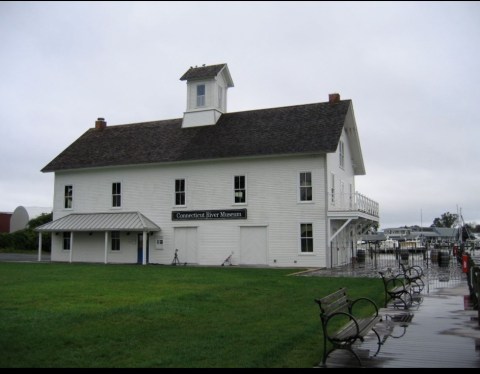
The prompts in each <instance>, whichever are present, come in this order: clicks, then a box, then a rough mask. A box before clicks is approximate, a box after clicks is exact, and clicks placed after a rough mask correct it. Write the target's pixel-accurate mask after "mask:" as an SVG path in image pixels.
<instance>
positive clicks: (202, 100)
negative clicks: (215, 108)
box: [197, 84, 205, 106]
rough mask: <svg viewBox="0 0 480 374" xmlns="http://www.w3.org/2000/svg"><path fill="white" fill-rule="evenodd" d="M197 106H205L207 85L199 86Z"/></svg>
mask: <svg viewBox="0 0 480 374" xmlns="http://www.w3.org/2000/svg"><path fill="white" fill-rule="evenodd" d="M197 106H205V85H204V84H199V85H198V86H197Z"/></svg>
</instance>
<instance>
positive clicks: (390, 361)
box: [317, 264, 480, 368]
mask: <svg viewBox="0 0 480 374" xmlns="http://www.w3.org/2000/svg"><path fill="white" fill-rule="evenodd" d="M430 270H431V271H430V273H429V274H428V279H427V282H428V286H429V287H426V290H424V291H423V292H422V296H423V300H422V302H421V303H420V304H419V305H417V306H415V307H413V308H411V309H409V310H401V309H393V308H382V309H381V310H380V314H382V315H384V316H385V315H389V317H387V318H384V319H383V321H382V322H380V323H379V324H377V331H378V332H379V333H380V336H381V337H382V338H384V339H385V343H384V344H383V345H382V346H381V348H380V351H379V353H378V355H376V356H373V355H374V354H375V352H376V351H377V347H378V345H377V342H378V340H377V338H376V336H375V334H374V333H373V332H371V333H370V334H368V335H367V336H366V338H365V341H364V342H363V343H360V344H359V345H358V346H357V349H356V352H357V353H358V354H359V356H360V357H361V360H362V365H361V366H362V367H371V368H377V367H378V368H480V325H479V323H478V312H477V311H476V310H472V309H471V305H470V302H469V301H470V297H469V289H468V284H467V279H466V274H463V273H462V272H461V268H460V267H458V266H456V265H455V264H453V265H452V266H451V268H450V270H449V271H450V272H451V274H452V275H454V276H452V277H451V278H449V280H448V281H446V279H445V278H444V282H441V279H440V282H439V279H438V275H439V274H441V273H439V272H436V269H434V268H433V267H432V269H430ZM344 271H348V272H350V276H352V269H347V268H345V269H344ZM319 272H322V271H319ZM328 272H329V271H327V273H328ZM334 272H335V270H334ZM332 274H333V273H331V274H330V276H331V275H332ZM336 274H337V276H341V275H340V274H342V270H341V269H336ZM354 274H356V275H357V276H361V275H359V273H358V272H355V273H354ZM317 275H319V274H318V273H317ZM322 275H328V274H326V273H323V274H322ZM369 275H370V276H374V274H373V273H372V272H370V274H369ZM363 276H367V275H366V274H363ZM379 281H381V280H380V279H379ZM402 317H403V318H402ZM392 318H393V322H392ZM402 320H403V322H402ZM392 327H393V330H392ZM318 367H319V368H322V366H321V363H319V366H318ZM326 367H327V368H330V367H359V364H358V361H357V360H356V359H355V357H354V356H353V355H352V354H351V353H350V352H348V351H345V350H337V351H334V352H333V353H331V354H330V356H329V357H328V360H327V364H326Z"/></svg>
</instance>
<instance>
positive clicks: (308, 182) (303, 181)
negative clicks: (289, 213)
mask: <svg viewBox="0 0 480 374" xmlns="http://www.w3.org/2000/svg"><path fill="white" fill-rule="evenodd" d="M300 201H312V173H311V172H309V171H307V172H302V173H300Z"/></svg>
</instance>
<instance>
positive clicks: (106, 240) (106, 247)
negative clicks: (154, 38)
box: [104, 231, 108, 263]
mask: <svg viewBox="0 0 480 374" xmlns="http://www.w3.org/2000/svg"><path fill="white" fill-rule="evenodd" d="M107 256H108V231H105V260H104V262H105V263H108V258H107Z"/></svg>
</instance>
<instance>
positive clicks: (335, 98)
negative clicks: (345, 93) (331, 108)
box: [328, 93, 340, 104]
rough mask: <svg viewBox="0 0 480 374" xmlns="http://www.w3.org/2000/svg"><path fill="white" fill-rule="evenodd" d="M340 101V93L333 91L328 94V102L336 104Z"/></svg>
mask: <svg viewBox="0 0 480 374" xmlns="http://www.w3.org/2000/svg"><path fill="white" fill-rule="evenodd" d="M339 101H340V94H338V93H333V94H330V95H328V102H329V103H330V104H335V103H338V102H339Z"/></svg>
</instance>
